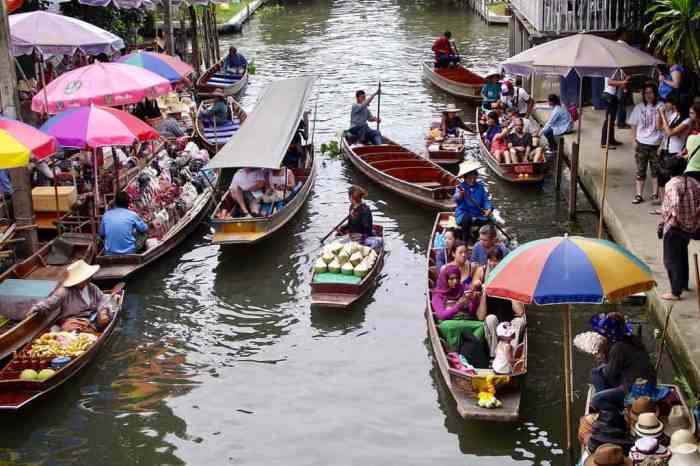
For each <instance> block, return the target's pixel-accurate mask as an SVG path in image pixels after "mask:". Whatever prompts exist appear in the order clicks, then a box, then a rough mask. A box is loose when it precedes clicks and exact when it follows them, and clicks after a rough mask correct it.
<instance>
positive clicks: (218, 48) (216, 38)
mask: <svg viewBox="0 0 700 466" xmlns="http://www.w3.org/2000/svg"><path fill="white" fill-rule="evenodd" d="M211 22H212V23H213V24H214V52H215V53H214V59H215V60H216V61H217V62H218V61H220V60H221V46H220V45H219V24H218V23H217V21H216V4H214V3H212V4H211Z"/></svg>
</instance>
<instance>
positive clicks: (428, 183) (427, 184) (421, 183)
mask: <svg viewBox="0 0 700 466" xmlns="http://www.w3.org/2000/svg"><path fill="white" fill-rule="evenodd" d="M413 184H417V185H418V186H423V187H424V188H439V187H441V186H442V185H441V184H440V183H438V182H437V181H419V182H415V183H413Z"/></svg>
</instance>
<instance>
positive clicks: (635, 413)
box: [625, 396, 659, 428]
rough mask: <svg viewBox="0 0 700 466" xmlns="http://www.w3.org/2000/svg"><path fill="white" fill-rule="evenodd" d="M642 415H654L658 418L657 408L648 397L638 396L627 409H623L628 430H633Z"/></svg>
mask: <svg viewBox="0 0 700 466" xmlns="http://www.w3.org/2000/svg"><path fill="white" fill-rule="evenodd" d="M643 413H654V414H656V417H659V407H658V406H657V405H656V403H655V402H654V401H653V400H652V399H651V398H650V397H648V396H640V397H639V398H635V399H634V401H633V402H632V405H630V406H629V407H628V408H625V419H626V420H627V424H628V425H629V426H630V428H633V427H634V425H635V424H636V423H637V420H638V419H639V415H640V414H643Z"/></svg>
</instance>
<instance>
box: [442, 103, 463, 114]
mask: <svg viewBox="0 0 700 466" xmlns="http://www.w3.org/2000/svg"><path fill="white" fill-rule="evenodd" d="M442 111H443V113H457V112H461V111H462V109H461V108H457V106H456V105H455V104H447V105H446V106H445V107H443V108H442Z"/></svg>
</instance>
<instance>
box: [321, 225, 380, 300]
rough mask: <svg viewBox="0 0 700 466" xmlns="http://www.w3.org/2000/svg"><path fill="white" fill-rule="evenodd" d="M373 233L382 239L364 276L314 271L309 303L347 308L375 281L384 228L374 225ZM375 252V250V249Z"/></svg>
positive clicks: (378, 267)
mask: <svg viewBox="0 0 700 466" xmlns="http://www.w3.org/2000/svg"><path fill="white" fill-rule="evenodd" d="M373 228H374V235H375V236H376V237H379V238H381V239H382V242H381V248H380V249H379V252H377V256H376V260H375V261H374V264H373V265H372V267H371V268H370V269H369V271H368V272H367V274H366V275H365V276H364V277H360V276H356V275H351V274H343V273H330V272H325V273H314V276H313V278H312V280H311V305H312V306H319V307H324V308H335V309H347V308H348V307H350V306H351V305H352V304H353V303H354V302H355V301H357V300H358V299H360V298H361V297H362V296H364V295H365V294H366V293H367V292H368V291H369V290H370V289H372V288H373V287H374V285H375V284H376V282H377V277H378V276H379V272H380V271H381V270H382V267H383V266H384V228H383V227H382V226H380V225H374V227H373ZM375 252H376V251H375Z"/></svg>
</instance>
